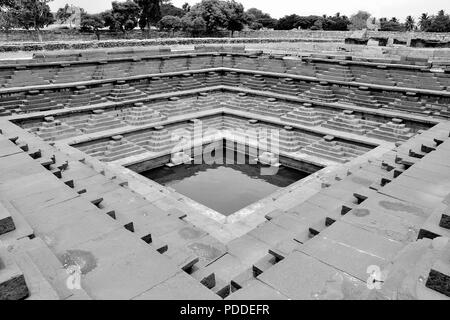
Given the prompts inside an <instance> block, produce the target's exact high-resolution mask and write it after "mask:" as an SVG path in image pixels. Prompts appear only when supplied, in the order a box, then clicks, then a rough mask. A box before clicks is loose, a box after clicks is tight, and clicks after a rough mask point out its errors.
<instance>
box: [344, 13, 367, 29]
mask: <svg viewBox="0 0 450 320" xmlns="http://www.w3.org/2000/svg"><path fill="white" fill-rule="evenodd" d="M370 16H371V14H370V13H368V12H367V11H361V10H360V11H358V12H357V13H356V14H354V15H352V16H351V17H350V26H349V28H350V30H362V29H365V28H367V20H368V19H369V17H370Z"/></svg>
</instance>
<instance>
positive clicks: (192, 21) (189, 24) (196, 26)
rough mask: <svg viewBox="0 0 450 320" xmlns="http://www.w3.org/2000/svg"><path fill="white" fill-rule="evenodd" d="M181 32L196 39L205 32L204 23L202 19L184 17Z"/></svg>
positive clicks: (190, 16)
mask: <svg viewBox="0 0 450 320" xmlns="http://www.w3.org/2000/svg"><path fill="white" fill-rule="evenodd" d="M181 21H182V25H183V30H184V31H186V32H189V33H190V34H191V35H192V36H194V37H196V36H199V35H201V34H203V33H205V32H206V21H205V20H203V18H202V17H196V16H193V15H189V14H187V15H185V16H184V17H183V18H182V19H181Z"/></svg>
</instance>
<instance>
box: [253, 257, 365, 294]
mask: <svg viewBox="0 0 450 320" xmlns="http://www.w3.org/2000/svg"><path fill="white" fill-rule="evenodd" d="M258 279H259V280H260V281H262V282H263V283H265V284H267V285H268V286H270V287H271V288H273V289H275V290H277V291H279V292H280V293H281V294H283V295H285V296H287V297H288V298H290V299H295V300H315V299H333V298H334V299H350V300H353V299H356V300H359V299H364V298H366V297H367V296H368V289H367V287H366V284H365V282H362V281H359V280H357V279H355V278H353V277H350V276H348V275H346V274H344V273H342V272H340V271H339V270H337V269H335V268H334V267H331V266H329V265H327V264H325V263H322V262H320V261H318V260H316V259H314V258H313V257H310V256H308V255H306V254H304V253H302V252H298V251H295V252H293V253H292V254H291V255H290V256H289V257H287V258H286V259H284V260H283V261H281V262H279V263H277V264H276V265H275V266H273V267H272V268H270V269H268V270H267V271H265V272H263V273H262V274H261V275H259V276H258Z"/></svg>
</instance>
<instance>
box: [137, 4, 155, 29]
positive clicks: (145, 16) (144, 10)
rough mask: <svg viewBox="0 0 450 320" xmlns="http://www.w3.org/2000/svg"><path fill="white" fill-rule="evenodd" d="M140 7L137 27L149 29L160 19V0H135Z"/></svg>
mask: <svg viewBox="0 0 450 320" xmlns="http://www.w3.org/2000/svg"><path fill="white" fill-rule="evenodd" d="M135 2H136V3H137V4H138V6H139V7H140V17H139V27H140V28H141V29H145V28H147V29H149V30H150V26H151V25H152V24H153V25H156V24H157V23H158V21H159V20H161V17H162V15H161V3H160V2H161V1H160V0H135Z"/></svg>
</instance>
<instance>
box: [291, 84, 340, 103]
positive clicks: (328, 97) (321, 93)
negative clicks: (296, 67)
mask: <svg viewBox="0 0 450 320" xmlns="http://www.w3.org/2000/svg"><path fill="white" fill-rule="evenodd" d="M300 96H301V97H304V98H306V99H313V100H320V101H325V102H330V103H331V102H336V101H337V98H336V96H335V95H334V93H333V90H332V89H331V88H330V87H329V85H328V82H326V81H321V82H320V83H318V84H316V85H315V86H314V87H312V88H311V89H310V90H307V91H306V92H303V93H302V94H301V95H300Z"/></svg>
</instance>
